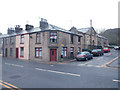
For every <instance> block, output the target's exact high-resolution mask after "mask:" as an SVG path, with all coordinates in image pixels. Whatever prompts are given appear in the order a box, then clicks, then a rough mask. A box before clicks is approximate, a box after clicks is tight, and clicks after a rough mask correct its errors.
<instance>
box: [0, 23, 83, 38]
mask: <svg viewBox="0 0 120 90" xmlns="http://www.w3.org/2000/svg"><path fill="white" fill-rule="evenodd" d="M48 30H57V31H61V32H64V33H69V34H74V33H73V32H71V31H69V30H65V29H63V28H60V27H58V26H55V25H52V24H48V27H47V28H45V29H41V28H40V27H35V28H33V29H31V30H22V31H21V32H19V33H15V32H14V33H13V34H3V35H1V36H0V38H3V37H10V36H16V35H20V34H26V33H35V32H42V31H48ZM75 35H78V36H82V34H75Z"/></svg>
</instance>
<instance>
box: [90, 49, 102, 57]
mask: <svg viewBox="0 0 120 90" xmlns="http://www.w3.org/2000/svg"><path fill="white" fill-rule="evenodd" d="M92 54H93V55H94V56H101V55H104V51H103V50H102V49H93V50H92Z"/></svg>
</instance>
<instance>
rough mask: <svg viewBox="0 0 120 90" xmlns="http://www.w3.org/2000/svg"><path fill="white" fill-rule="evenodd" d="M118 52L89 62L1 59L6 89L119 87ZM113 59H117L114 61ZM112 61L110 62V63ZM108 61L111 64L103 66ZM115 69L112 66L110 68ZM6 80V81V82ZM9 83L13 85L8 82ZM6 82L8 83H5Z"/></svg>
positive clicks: (113, 51) (112, 52) (2, 81)
mask: <svg viewBox="0 0 120 90" xmlns="http://www.w3.org/2000/svg"><path fill="white" fill-rule="evenodd" d="M117 53H118V51H116V50H111V52H110V53H105V55H104V56H100V57H94V58H93V59H92V60H88V61H76V60H70V61H69V62H62V63H61V62H59V63H58V62H57V63H56V62H52V63H51V62H50V63H49V62H48V63H43V62H42V63H37V62H29V61H25V60H13V59H7V58H3V59H2V62H1V63H2V80H1V83H3V85H2V87H3V88H8V87H18V88H21V89H23V88H113V89H114V88H118V87H119V86H120V85H119V84H120V78H119V70H120V69H119V68H118V67H119V66H118V65H117V61H119V58H118V59H115V58H117V57H118V54H117ZM112 60H114V62H111V61H112ZM109 62H111V63H109ZM106 64H109V65H110V67H107V66H106V67H105V66H104V65H106ZM113 66H114V67H116V68H111V67H113ZM5 83H7V84H5ZM8 84H10V85H8ZM4 85H6V86H4Z"/></svg>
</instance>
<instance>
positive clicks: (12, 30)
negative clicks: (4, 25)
mask: <svg viewBox="0 0 120 90" xmlns="http://www.w3.org/2000/svg"><path fill="white" fill-rule="evenodd" d="M14 32H15V30H14V28H8V30H7V34H13V33H14Z"/></svg>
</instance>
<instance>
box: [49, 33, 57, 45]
mask: <svg viewBox="0 0 120 90" xmlns="http://www.w3.org/2000/svg"><path fill="white" fill-rule="evenodd" d="M50 42H51V43H52V42H54V43H56V42H57V32H51V33H50Z"/></svg>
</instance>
